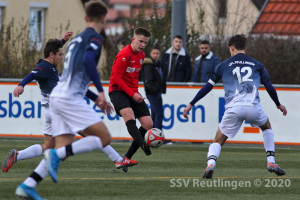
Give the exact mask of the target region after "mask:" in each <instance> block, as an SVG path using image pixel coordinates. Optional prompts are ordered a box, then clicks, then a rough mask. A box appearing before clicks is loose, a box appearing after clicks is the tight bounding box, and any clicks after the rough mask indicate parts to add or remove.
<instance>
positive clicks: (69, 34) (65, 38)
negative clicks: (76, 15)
mask: <svg viewBox="0 0 300 200" xmlns="http://www.w3.org/2000/svg"><path fill="white" fill-rule="evenodd" d="M72 35H73V32H72V31H68V32H66V33H65V34H64V36H63V38H62V39H61V42H62V43H63V44H65V43H66V42H68V41H69V40H70V38H71V37H72Z"/></svg>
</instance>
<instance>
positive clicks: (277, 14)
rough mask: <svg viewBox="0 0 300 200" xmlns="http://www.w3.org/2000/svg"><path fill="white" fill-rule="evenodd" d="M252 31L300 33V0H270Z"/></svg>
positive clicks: (277, 33)
mask: <svg viewBox="0 0 300 200" xmlns="http://www.w3.org/2000/svg"><path fill="white" fill-rule="evenodd" d="M252 33H254V34H260V33H273V34H275V35H300V0H269V1H268V2H267V4H266V6H265V8H263V10H262V11H261V14H260V16H259V18H258V20H257V22H256V23H255V25H254V28H253V30H252Z"/></svg>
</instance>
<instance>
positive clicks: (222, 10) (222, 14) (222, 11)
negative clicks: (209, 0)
mask: <svg viewBox="0 0 300 200" xmlns="http://www.w3.org/2000/svg"><path fill="white" fill-rule="evenodd" d="M218 6H219V7H218V9H219V18H226V17H227V0H218Z"/></svg>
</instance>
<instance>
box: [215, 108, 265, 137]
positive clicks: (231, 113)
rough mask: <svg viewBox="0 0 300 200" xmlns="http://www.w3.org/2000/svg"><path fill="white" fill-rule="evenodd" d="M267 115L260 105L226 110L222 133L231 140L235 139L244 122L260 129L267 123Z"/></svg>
mask: <svg viewBox="0 0 300 200" xmlns="http://www.w3.org/2000/svg"><path fill="white" fill-rule="evenodd" d="M267 119H268V117H267V115H266V114H265V113H264V111H263V110H262V107H261V105H260V104H255V105H254V106H235V107H230V108H227V109H226V110H225V113H224V115H223V117H222V121H221V123H220V125H219V128H220V130H221V132H222V133H223V134H224V135H226V136H227V137H229V138H233V137H234V136H235V135H236V134H237V132H238V131H239V129H240V128H241V126H242V123H243V122H244V120H247V121H248V122H250V124H251V126H254V127H259V126H262V125H264V124H265V123H266V122H267Z"/></svg>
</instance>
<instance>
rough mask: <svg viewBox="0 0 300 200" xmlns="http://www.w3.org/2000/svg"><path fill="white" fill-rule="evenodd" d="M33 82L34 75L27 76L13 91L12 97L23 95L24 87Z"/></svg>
mask: <svg viewBox="0 0 300 200" xmlns="http://www.w3.org/2000/svg"><path fill="white" fill-rule="evenodd" d="M33 80H34V75H33V73H30V74H28V75H27V76H26V77H25V78H24V79H23V80H22V81H21V83H20V84H19V85H18V86H17V87H16V88H15V89H14V92H13V94H14V97H19V95H21V94H23V92H24V87H25V85H27V84H28V83H30V82H31V81H33Z"/></svg>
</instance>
